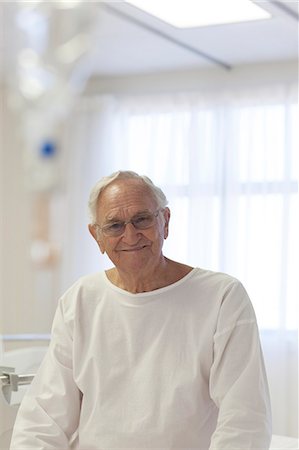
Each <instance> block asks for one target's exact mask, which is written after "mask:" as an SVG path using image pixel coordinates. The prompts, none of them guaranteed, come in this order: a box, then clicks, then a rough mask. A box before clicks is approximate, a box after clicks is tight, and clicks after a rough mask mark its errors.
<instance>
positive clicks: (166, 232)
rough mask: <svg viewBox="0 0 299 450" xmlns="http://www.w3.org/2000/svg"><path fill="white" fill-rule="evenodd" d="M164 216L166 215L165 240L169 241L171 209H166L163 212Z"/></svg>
mask: <svg viewBox="0 0 299 450" xmlns="http://www.w3.org/2000/svg"><path fill="white" fill-rule="evenodd" d="M163 215H164V220H165V223H164V239H167V237H168V232H169V220H170V209H169V208H165V209H164V211H163Z"/></svg>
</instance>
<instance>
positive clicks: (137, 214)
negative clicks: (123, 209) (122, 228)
mask: <svg viewBox="0 0 299 450" xmlns="http://www.w3.org/2000/svg"><path fill="white" fill-rule="evenodd" d="M151 213H152V211H150V210H149V209H143V210H141V211H137V212H136V213H135V214H134V215H133V216H131V218H133V217H138V216H141V215H142V214H151ZM113 222H124V220H123V219H120V218H119V217H117V216H112V217H109V216H108V217H106V219H105V223H113Z"/></svg>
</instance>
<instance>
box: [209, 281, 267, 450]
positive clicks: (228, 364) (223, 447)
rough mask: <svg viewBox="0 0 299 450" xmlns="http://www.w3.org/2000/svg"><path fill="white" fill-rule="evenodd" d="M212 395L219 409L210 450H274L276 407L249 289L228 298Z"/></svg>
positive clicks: (235, 288)
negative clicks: (248, 294)
mask: <svg viewBox="0 0 299 450" xmlns="http://www.w3.org/2000/svg"><path fill="white" fill-rule="evenodd" d="M210 395H211V398H212V399H213V401H214V402H215V404H216V405H217V407H218V409H219V414H218V421H217V426H216V430H215V432H214V433H213V435H212V439H211V444H210V450H268V449H269V447H270V441H271V407H270V399H269V391H268V384H267V378H266V373H265V367H264V361H263V355H262V350H261V345H260V340H259V332H258V328H257V323H256V318H255V314H254V311H253V308H252V305H251V302H250V300H249V298H248V296H247V294H246V291H245V290H244V288H243V286H242V285H241V284H240V283H238V282H235V283H234V284H233V285H232V286H231V287H230V288H229V290H228V291H227V292H226V294H225V296H224V299H223V302H222V306H221V308H220V313H219V318H218V327H217V330H216V333H215V335H214V358H213V364H212V368H211V372H210Z"/></svg>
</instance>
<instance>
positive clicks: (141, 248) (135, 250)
mask: <svg viewBox="0 0 299 450" xmlns="http://www.w3.org/2000/svg"><path fill="white" fill-rule="evenodd" d="M146 247H147V245H139V246H138V247H132V248H123V249H122V250H121V251H122V252H137V251H139V250H143V249H144V248H146Z"/></svg>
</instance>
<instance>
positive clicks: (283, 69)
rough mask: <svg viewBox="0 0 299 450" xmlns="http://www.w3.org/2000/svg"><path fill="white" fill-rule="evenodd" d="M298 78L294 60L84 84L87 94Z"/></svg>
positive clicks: (103, 79)
mask: <svg viewBox="0 0 299 450" xmlns="http://www.w3.org/2000/svg"><path fill="white" fill-rule="evenodd" d="M291 81H294V82H297V81H298V62H297V61H287V62H283V63H271V64H251V65H242V66H236V67H234V68H233V69H232V70H230V71H227V70H224V69H219V68H215V69H202V70H200V71H195V70H192V71H180V72H164V73H153V74H140V75H135V76H131V75H123V76H119V77H115V76H107V77H94V78H92V79H91V80H90V81H89V83H88V85H87V88H86V93H87V95H98V94H109V93H110V94H115V95H118V94H119V95H121V94H144V93H156V92H159V93H163V92H165V93H167V92H173V91H196V90H202V89H207V90H213V91H217V90H219V89H221V90H223V89H225V88H227V89H229V90H232V89H233V88H236V89H237V88H238V87H240V86H242V87H244V86H248V87H249V88H250V87H254V86H258V85H269V86H270V85H271V84H277V83H278V84H279V83H283V82H291Z"/></svg>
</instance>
